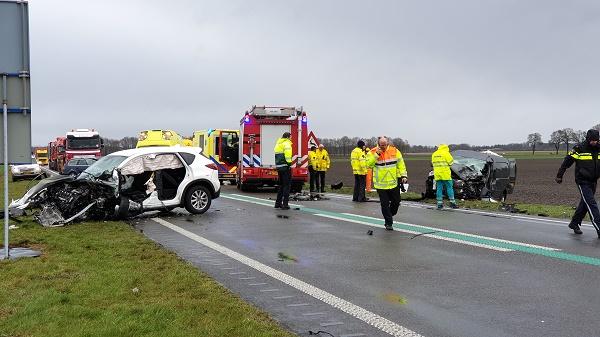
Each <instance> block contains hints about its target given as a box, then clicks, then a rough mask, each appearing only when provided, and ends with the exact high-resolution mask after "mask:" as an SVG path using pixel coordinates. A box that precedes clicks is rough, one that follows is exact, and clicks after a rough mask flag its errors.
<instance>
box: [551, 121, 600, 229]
mask: <svg viewBox="0 0 600 337" xmlns="http://www.w3.org/2000/svg"><path fill="white" fill-rule="evenodd" d="M573 164H575V183H576V184H577V189H578V190H579V193H580V194H581V200H580V201H579V206H577V209H576V210H575V213H573V217H572V218H571V222H570V223H569V228H571V229H572V230H573V232H575V234H583V232H582V231H581V227H580V226H581V221H583V219H584V218H585V215H586V213H587V214H589V216H590V220H591V221H590V222H591V223H592V225H593V226H594V228H595V229H596V233H598V238H600V210H598V203H597V202H596V198H595V197H594V195H595V194H596V187H597V186H598V179H600V132H599V131H598V130H595V129H591V130H588V132H587V134H586V136H585V141H583V142H582V143H580V144H577V145H575V146H573V150H572V151H571V152H569V154H568V155H567V156H566V157H565V159H564V160H563V163H562V165H561V166H560V169H559V170H558V174H557V175H556V182H557V183H559V184H561V183H562V181H563V175H564V174H565V171H566V170H567V169H568V168H569V167H571V166H572V165H573Z"/></svg>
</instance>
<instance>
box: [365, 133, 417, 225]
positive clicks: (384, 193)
mask: <svg viewBox="0 0 600 337" xmlns="http://www.w3.org/2000/svg"><path fill="white" fill-rule="evenodd" d="M377 144H378V146H377V147H374V148H373V149H371V151H369V153H368V154H367V158H366V159H367V160H366V161H367V167H371V168H373V184H374V186H375V189H376V190H377V194H378V195H379V201H380V203H381V213H382V214H383V218H384V219H385V229H387V230H390V231H391V230H393V227H392V225H393V224H394V215H396V213H398V207H400V186H398V185H400V184H402V185H404V184H406V182H407V181H408V174H407V172H406V165H405V164H404V159H403V158H402V153H400V150H398V149H397V148H396V147H394V146H393V145H390V144H389V140H388V138H387V137H385V136H382V137H379V140H378V141H377Z"/></svg>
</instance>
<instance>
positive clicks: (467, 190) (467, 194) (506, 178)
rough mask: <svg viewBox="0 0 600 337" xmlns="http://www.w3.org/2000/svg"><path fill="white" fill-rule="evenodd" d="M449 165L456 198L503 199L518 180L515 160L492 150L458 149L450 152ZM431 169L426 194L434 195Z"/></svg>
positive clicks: (429, 196)
mask: <svg viewBox="0 0 600 337" xmlns="http://www.w3.org/2000/svg"><path fill="white" fill-rule="evenodd" d="M452 157H453V158H454V164H453V165H452V167H451V170H452V179H453V180H454V194H455V197H456V198H457V199H490V200H495V201H504V200H506V197H507V196H508V194H511V193H512V192H513V190H514V187H515V182H516V180H517V162H516V161H515V160H514V159H508V158H505V157H503V156H501V155H499V154H496V153H494V152H491V151H485V152H477V151H469V150H457V151H453V152H452ZM435 188H436V183H435V180H434V178H433V171H431V172H430V173H429V176H428V178H427V182H426V192H425V197H427V198H435V194H436V190H435Z"/></svg>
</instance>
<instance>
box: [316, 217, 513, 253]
mask: <svg viewBox="0 0 600 337" xmlns="http://www.w3.org/2000/svg"><path fill="white" fill-rule="evenodd" d="M315 215H316V216H321V217H324V218H329V219H334V220H340V221H346V222H353V223H357V224H361V225H365V226H371V227H377V228H385V226H384V225H377V224H374V223H370V222H366V221H360V220H355V219H348V218H342V217H339V216H333V215H327V214H315ZM394 231H398V232H403V233H408V234H415V235H421V236H425V237H428V238H433V239H438V240H443V241H450V242H455V243H460V244H463V245H467V246H474V247H479V248H486V249H490V250H495V251H498V252H512V251H513V250H512V249H508V248H501V247H494V246H490V245H486V244H482V243H476V242H470V241H463V240H458V239H454V238H446V237H443V236H434V235H432V234H423V233H422V232H417V231H411V230H408V229H402V228H396V227H394Z"/></svg>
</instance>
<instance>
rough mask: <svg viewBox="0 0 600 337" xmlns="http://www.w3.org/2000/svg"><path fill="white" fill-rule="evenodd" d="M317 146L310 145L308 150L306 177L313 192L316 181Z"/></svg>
mask: <svg viewBox="0 0 600 337" xmlns="http://www.w3.org/2000/svg"><path fill="white" fill-rule="evenodd" d="M316 151H317V147H316V146H314V145H312V146H311V147H310V151H308V179H309V181H310V192H311V193H313V192H315V182H316V181H317V171H316V170H315V167H316V166H317V154H316Z"/></svg>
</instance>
